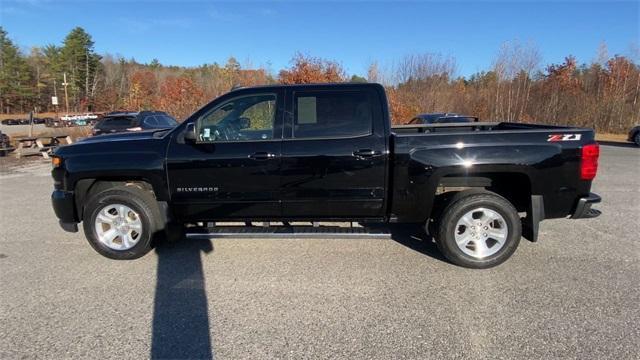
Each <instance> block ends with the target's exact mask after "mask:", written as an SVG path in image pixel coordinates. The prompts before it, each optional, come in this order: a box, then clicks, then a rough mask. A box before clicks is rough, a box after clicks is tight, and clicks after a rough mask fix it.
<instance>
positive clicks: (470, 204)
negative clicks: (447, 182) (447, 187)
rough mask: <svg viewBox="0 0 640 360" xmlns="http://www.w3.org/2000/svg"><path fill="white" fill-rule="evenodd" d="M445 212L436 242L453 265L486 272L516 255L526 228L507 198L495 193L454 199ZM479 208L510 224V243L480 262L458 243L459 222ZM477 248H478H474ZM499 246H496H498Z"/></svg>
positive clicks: (475, 194) (472, 194)
mask: <svg viewBox="0 0 640 360" xmlns="http://www.w3.org/2000/svg"><path fill="white" fill-rule="evenodd" d="M451 200H452V201H451V202H449V204H448V205H447V206H446V208H445V209H444V211H443V213H442V216H441V217H440V219H439V224H438V227H437V229H436V234H435V240H436V244H437V245H438V249H440V251H441V252H442V254H443V255H444V256H445V257H446V258H447V259H448V260H449V261H451V262H452V263H454V264H456V265H459V266H462V267H467V268H473V269H486V268H490V267H494V266H497V265H499V264H501V263H503V262H505V261H506V260H507V259H509V257H511V255H513V253H514V252H515V251H516V249H517V247H518V244H519V243H520V237H521V236H522V224H521V222H520V217H519V216H518V212H517V211H516V209H515V207H514V206H513V205H512V204H511V203H510V202H509V201H508V200H507V199H505V198H503V197H502V196H499V195H497V194H495V193H491V192H487V191H485V192H470V193H467V194H465V192H462V193H460V195H458V196H456V197H454V198H453V199H451ZM477 208H485V209H489V210H493V211H495V212H497V213H498V214H499V215H500V216H502V218H503V219H504V222H505V223H506V226H507V228H506V231H507V235H506V239H505V240H504V244H503V245H502V247H501V248H500V249H499V250H497V252H496V253H495V254H492V255H490V256H486V257H483V258H478V257H474V256H470V255H468V254H466V253H465V252H464V251H463V250H462V249H461V248H460V247H459V246H458V245H457V243H456V239H455V236H456V231H459V229H457V228H456V225H457V223H458V221H459V220H460V219H461V218H462V216H464V215H465V214H467V213H469V212H470V211H472V210H474V209H477ZM474 246H475V245H474ZM494 246H495V244H494Z"/></svg>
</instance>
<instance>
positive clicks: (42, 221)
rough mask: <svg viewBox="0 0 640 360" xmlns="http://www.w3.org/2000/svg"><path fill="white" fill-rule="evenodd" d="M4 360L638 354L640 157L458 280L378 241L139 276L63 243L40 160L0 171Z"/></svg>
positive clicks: (83, 247)
mask: <svg viewBox="0 0 640 360" xmlns="http://www.w3.org/2000/svg"><path fill="white" fill-rule="evenodd" d="M0 160H1V161H2V162H0V165H1V166H0V358H1V359H16V358H49V359H64V358H100V359H122V358H131V359H141V358H147V357H155V358H185V357H189V358H212V357H214V358H220V359H237V358H421V359H424V358H456V359H464V358H469V359H479V358H485V359H486V358H490V359H496V358H503V359H530V358H545V359H547V358H578V359H586V358H588V359H593V358H598V359H599V358H610V359H637V358H638V354H639V353H640V345H638V344H640V261H639V260H640V245H639V241H640V215H639V214H640V171H639V169H640V150H639V149H637V148H632V147H614V146H603V147H602V148H601V161H600V171H599V174H598V177H597V178H596V180H595V183H594V186H593V191H594V192H596V193H598V194H600V195H601V196H602V198H603V202H602V204H600V205H599V206H598V209H600V210H602V212H603V214H602V215H601V216H600V217H599V218H596V219H590V220H568V219H559V220H547V221H545V222H543V223H542V225H541V233H540V239H539V242H538V243H531V242H528V241H525V240H523V241H522V242H521V245H520V247H519V249H518V250H517V251H516V253H515V254H514V256H513V257H512V258H511V259H510V260H509V261H508V262H506V263H505V264H503V265H501V266H499V267H496V268H493V269H489V270H469V269H463V268H460V267H456V266H454V265H451V264H449V263H447V262H446V261H444V260H443V258H442V257H441V256H440V255H439V253H438V252H437V250H436V249H435V246H434V245H433V244H432V243H430V242H429V241H427V240H426V239H423V240H419V239H416V238H415V237H412V236H411V235H412V234H413V231H414V230H415V229H411V228H401V229H400V230H399V231H395V232H394V235H393V239H391V240H379V239H378V240H362V239H360V240H341V239H327V240H322V239H306V240H295V239H272V240H260V239H252V240H249V239H216V240H188V241H181V242H178V243H174V244H168V245H163V246H161V247H159V248H157V249H155V251H154V252H152V253H150V254H148V255H147V256H145V257H143V258H141V259H138V260H135V261H114V260H109V259H106V258H104V257H102V256H100V255H98V254H97V253H95V252H94V251H93V250H92V249H91V247H90V246H89V245H88V244H87V242H86V240H85V239H84V236H83V235H82V233H75V234H71V233H65V232H64V231H63V230H61V229H60V228H59V227H58V224H57V221H56V218H55V216H54V214H53V211H52V209H51V206H50V203H49V196H50V192H51V189H52V181H51V179H50V177H49V165H48V164H46V163H43V162H41V160H33V161H29V162H27V163H26V164H20V165H18V164H16V163H15V162H12V161H5V160H4V159H0Z"/></svg>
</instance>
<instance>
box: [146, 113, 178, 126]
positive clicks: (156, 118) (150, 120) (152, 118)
mask: <svg viewBox="0 0 640 360" xmlns="http://www.w3.org/2000/svg"><path fill="white" fill-rule="evenodd" d="M143 123H144V124H145V125H146V126H147V127H150V128H168V127H173V126H176V125H178V122H177V121H175V120H174V119H173V118H171V117H169V116H167V115H148V116H146V117H145V118H144V120H143Z"/></svg>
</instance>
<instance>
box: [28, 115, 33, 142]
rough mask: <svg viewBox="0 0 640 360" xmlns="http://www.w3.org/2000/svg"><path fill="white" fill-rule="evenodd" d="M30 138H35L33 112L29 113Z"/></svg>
mask: <svg viewBox="0 0 640 360" xmlns="http://www.w3.org/2000/svg"><path fill="white" fill-rule="evenodd" d="M29 137H33V111H29Z"/></svg>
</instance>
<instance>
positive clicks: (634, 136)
mask: <svg viewBox="0 0 640 360" xmlns="http://www.w3.org/2000/svg"><path fill="white" fill-rule="evenodd" d="M627 140H629V141H631V142H632V143H635V144H636V145H638V146H640V125H638V126H636V127H634V128H633V129H631V131H629V137H628V139H627Z"/></svg>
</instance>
